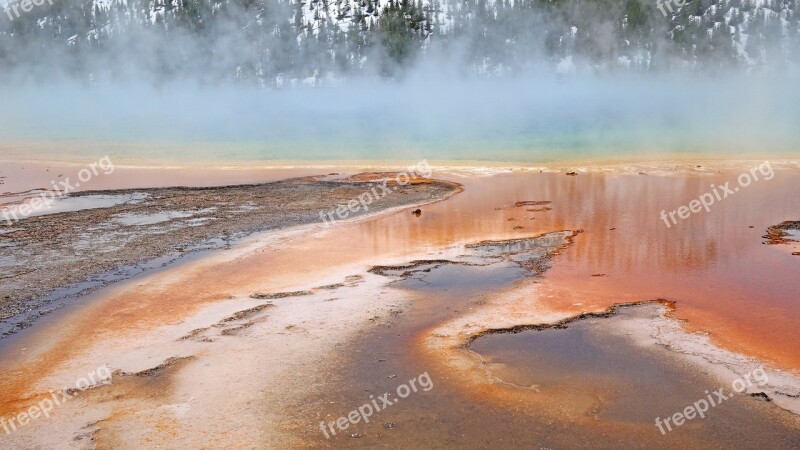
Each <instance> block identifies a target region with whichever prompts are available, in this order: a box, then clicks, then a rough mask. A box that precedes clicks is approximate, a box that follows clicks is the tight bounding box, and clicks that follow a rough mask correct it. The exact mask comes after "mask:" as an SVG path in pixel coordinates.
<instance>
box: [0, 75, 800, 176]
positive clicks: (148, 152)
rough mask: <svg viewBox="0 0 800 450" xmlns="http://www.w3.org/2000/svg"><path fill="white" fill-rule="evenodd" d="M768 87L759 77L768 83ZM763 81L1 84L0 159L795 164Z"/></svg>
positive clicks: (773, 87)
mask: <svg viewBox="0 0 800 450" xmlns="http://www.w3.org/2000/svg"><path fill="white" fill-rule="evenodd" d="M768 81H769V82H768ZM788 85H790V84H786V83H783V82H776V81H775V80H761V79H755V78H753V79H737V80H726V81H720V80H717V79H710V78H704V79H681V80H678V79H673V78H664V77H662V78H649V79H601V78H596V77H595V78H586V79H578V78H574V79H564V80H558V79H550V78H542V79H532V78H527V79H522V78H519V79H510V80H509V79H506V80H500V79H498V80H481V81H464V80H460V81H454V82H452V83H443V82H441V81H436V82H426V81H425V80H414V81H409V82H406V83H403V84H399V83H389V84H387V83H374V82H363V83H355V82H351V83H342V84H341V85H339V86H336V87H327V88H295V89H286V90H278V91H274V90H272V91H271V90H256V89H249V88H238V87H213V88H211V87H185V86H181V87H176V86H172V87H161V88H150V87H144V86H131V85H127V86H95V87H92V88H87V87H85V86H50V87H46V88H41V87H33V86H27V87H25V86H23V87H17V88H11V87H5V88H3V89H2V92H0V94H2V98H3V103H2V105H0V159H57V160H83V159H87V158H95V157H99V156H102V155H105V154H109V155H111V156H112V157H114V159H115V161H118V162H128V161H129V162H152V163H169V162H173V163H228V164H237V163H242V164H244V163H252V162H269V161H275V160H384V159H391V160H397V159H403V160H412V159H422V158H426V159H429V160H477V161H481V160H485V161H526V162H546V161H553V160H564V159H569V160H575V159H607V158H619V157H636V156H648V155H650V154H667V155H669V154H681V155H685V154H710V155H713V154H725V155H731V154H733V155H781V156H785V155H796V154H798V153H799V152H800V150H799V149H798V145H797V144H798V143H800V127H798V126H797V124H800V92H798V91H797V90H793V89H786V88H785V86H788Z"/></svg>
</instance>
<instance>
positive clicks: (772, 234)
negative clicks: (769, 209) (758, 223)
mask: <svg viewBox="0 0 800 450" xmlns="http://www.w3.org/2000/svg"><path fill="white" fill-rule="evenodd" d="M788 230H800V220H795V221H792V220H787V221H785V222H781V223H779V224H778V225H772V226H771V227H769V228H767V234H765V235H764V236H762V237H763V238H764V239H766V241H765V242H764V243H765V244H767V245H777V244H788V243H790V242H797V239H791V238H787V237H786V236H789V233H788V232H787V231H788Z"/></svg>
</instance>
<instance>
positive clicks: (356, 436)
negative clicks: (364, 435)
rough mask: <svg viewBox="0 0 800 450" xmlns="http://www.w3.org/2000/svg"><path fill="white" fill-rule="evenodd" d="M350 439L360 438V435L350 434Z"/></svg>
mask: <svg viewBox="0 0 800 450" xmlns="http://www.w3.org/2000/svg"><path fill="white" fill-rule="evenodd" d="M350 437H351V438H356V439H358V438H360V437H361V435H360V434H358V433H353V434H351V435H350Z"/></svg>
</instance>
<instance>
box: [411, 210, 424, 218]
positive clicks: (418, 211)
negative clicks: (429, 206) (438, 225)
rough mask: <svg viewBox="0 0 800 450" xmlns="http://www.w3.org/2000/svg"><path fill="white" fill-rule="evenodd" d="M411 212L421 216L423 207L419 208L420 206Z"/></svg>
mask: <svg viewBox="0 0 800 450" xmlns="http://www.w3.org/2000/svg"><path fill="white" fill-rule="evenodd" d="M411 214H413V215H415V216H417V217H419V216H421V215H422V210H421V209H419V208H417V209H415V210H414V211H412V212H411Z"/></svg>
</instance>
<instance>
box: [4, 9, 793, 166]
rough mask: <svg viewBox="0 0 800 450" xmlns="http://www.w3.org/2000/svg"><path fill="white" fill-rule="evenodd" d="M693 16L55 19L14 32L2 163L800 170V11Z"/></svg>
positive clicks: (220, 12) (326, 14)
mask: <svg viewBox="0 0 800 450" xmlns="http://www.w3.org/2000/svg"><path fill="white" fill-rule="evenodd" d="M12 4H13V3H12ZM672 8H673V9H674V12H673V13H670V14H668V15H667V16H664V15H663V14H662V13H661V11H660V9H659V7H658V5H657V3H656V2H655V0H653V1H652V2H651V1H640V0H614V1H611V0H600V1H597V0H592V1H589V0H552V1H549V0H515V1H510V0H497V1H487V0H443V1H429V0H426V1H390V0H341V1H328V0H302V1H300V0H269V1H265V2H259V1H255V0H224V1H209V0H199V1H190V0H175V1H164V0H157V1H142V0H129V1H116V0H88V1H76V0H53V5H52V6H50V5H49V4H48V3H47V2H45V3H44V4H43V5H42V6H34V7H33V9H32V10H31V11H30V12H27V13H22V14H21V15H20V16H19V17H13V13H7V11H5V10H4V11H3V12H4V13H7V14H3V15H0V83H1V84H0V140H2V141H3V142H2V145H0V158H2V157H6V158H15V159H16V158H20V157H28V158H33V159H38V158H51V159H53V158H55V159H58V158H61V159H74V158H73V157H80V156H82V155H83V154H85V153H98V154H103V153H104V150H107V151H112V150H113V151H117V152H119V153H121V154H122V156H121V157H123V158H124V157H130V158H131V159H132V160H133V159H137V158H138V159H139V160H141V159H144V160H159V161H167V160H170V161H173V160H174V161H177V162H180V161H208V162H214V161H264V160H274V159H386V158H394V159H397V158H398V157H399V158H401V159H413V158H428V159H473V160H481V159H490V160H509V161H513V160H526V161H528V160H530V161H539V160H552V159H564V158H571V159H576V158H582V157H587V158H594V157H606V156H607V157H615V156H620V155H636V154H642V153H646V152H652V153H670V152H671V153H687V154H697V153H736V154H741V155H745V154H765V153H766V154H780V155H784V154H792V153H796V152H797V148H796V143H797V142H800V141H799V140H798V134H799V133H800V131H798V130H797V128H798V127H797V124H798V123H800V106H799V105H800V102H798V100H800V99H799V98H798V96H800V93H798V89H797V80H798V78H797V77H798V70H797V67H798V62H800V51H799V49H800V37H798V36H800V33H798V26H799V25H800V23H799V22H798V18H799V17H800V16H798V12H800V9H799V8H800V6H798V1H796V0H792V1H784V0H781V1H773V0H770V1H764V0H758V1H754V0H746V1H745V0H693V1H691V2H687V3H686V4H685V5H684V6H683V7H682V8H678V7H677V6H675V5H674V3H673V4H672ZM667 12H669V11H668V10H667ZM9 14H10V15H11V16H12V17H13V19H12V18H11V17H9ZM165 149H168V150H165Z"/></svg>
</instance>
